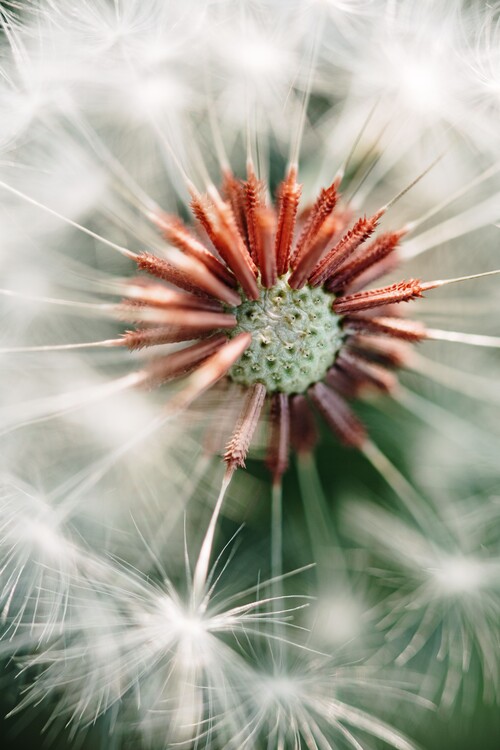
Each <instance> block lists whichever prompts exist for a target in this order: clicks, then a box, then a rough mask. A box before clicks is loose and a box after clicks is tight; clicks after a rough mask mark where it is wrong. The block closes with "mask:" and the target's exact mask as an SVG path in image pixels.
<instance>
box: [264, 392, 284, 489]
mask: <svg viewBox="0 0 500 750" xmlns="http://www.w3.org/2000/svg"><path fill="white" fill-rule="evenodd" d="M270 419H271V425H270V434H269V443H268V446H267V455H266V466H267V468H268V469H269V471H270V472H271V474H272V476H273V483H274V484H279V482H280V481H281V478H282V476H283V474H284V473H285V471H286V470H287V468H288V454H289V450H290V404H289V400H288V396H287V394H286V393H274V394H273V396H272V400H271V415H270Z"/></svg>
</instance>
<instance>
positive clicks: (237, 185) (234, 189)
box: [222, 169, 255, 260]
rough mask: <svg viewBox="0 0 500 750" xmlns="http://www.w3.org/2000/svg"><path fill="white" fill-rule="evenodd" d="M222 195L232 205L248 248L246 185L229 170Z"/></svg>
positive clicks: (225, 172)
mask: <svg viewBox="0 0 500 750" xmlns="http://www.w3.org/2000/svg"><path fill="white" fill-rule="evenodd" d="M222 194H223V196H224V197H225V199H226V200H227V201H228V202H229V204H230V205H231V208H232V209H233V215H234V220H235V221H236V225H237V227H238V231H239V233H240V235H241V236H242V237H243V239H244V241H245V244H246V245H247V246H248V245H249V242H248V230H247V220H246V201H245V188H244V183H243V182H241V180H237V179H236V177H235V176H234V174H233V173H232V172H230V171H229V170H227V169H226V170H225V171H224V173H223V181H222ZM254 260H255V258H254Z"/></svg>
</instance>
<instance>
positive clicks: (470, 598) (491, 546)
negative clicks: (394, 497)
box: [345, 498, 500, 709]
mask: <svg viewBox="0 0 500 750" xmlns="http://www.w3.org/2000/svg"><path fill="white" fill-rule="evenodd" d="M345 519H346V524H347V526H348V528H349V531H350V533H351V536H352V537H353V538H354V539H355V540H356V541H357V542H360V543H362V544H363V546H364V548H365V550H366V552H367V555H368V572H369V574H370V576H372V577H373V579H374V581H376V584H377V587H379V590H380V594H379V597H380V601H379V604H378V605H376V606H375V607H374V609H373V611H372V613H371V614H372V616H373V617H375V618H376V619H377V620H378V624H379V627H380V628H381V630H382V631H383V633H384V635H385V638H386V646H385V647H384V649H383V650H384V651H385V652H386V657H387V655H390V656H388V658H389V659H390V660H391V661H392V660H394V659H395V660H396V661H397V662H398V663H399V664H407V663H409V662H411V661H412V660H413V662H415V660H416V659H417V660H418V658H419V657H420V658H421V659H422V660H423V661H424V662H425V663H426V664H427V667H426V673H427V680H430V681H432V680H435V683H436V684H437V685H438V686H439V691H440V699H441V703H442V706H443V708H444V709H449V707H450V706H452V705H453V703H454V702H455V701H458V700H460V701H461V704H462V705H463V706H464V708H465V709H467V707H468V706H470V705H471V704H472V703H473V695H474V692H475V691H477V690H481V689H482V691H483V697H484V698H485V699H486V700H488V701H493V700H496V699H497V695H498V688H499V673H498V659H497V658H496V656H495V653H496V651H497V649H498V637H499V634H498V626H497V623H498V613H499V607H500V598H499V590H498V566H499V560H498V529H499V526H498V503H497V501H496V499H495V498H492V499H491V500H490V501H489V502H488V503H486V504H477V503H476V502H475V498H474V499H472V498H471V499H469V500H468V501H466V502H464V501H460V502H454V503H453V504H451V503H448V502H442V503H441V507H439V508H435V509H434V511H433V515H432V517H431V518H430V520H431V523H430V524H428V525H426V526H425V527H424V528H422V527H420V526H419V524H415V523H412V522H409V521H404V520H403V519H401V518H399V517H397V516H395V515H394V514H393V513H391V512H389V511H387V510H383V509H381V508H377V507H376V506H368V505H361V504H358V505H356V504H354V503H352V504H350V505H349V506H348V507H347V508H346V515H345ZM436 660H437V661H436ZM440 662H441V663H442V664H443V667H444V668H443V669H442V670H437V669H435V668H433V666H432V665H433V664H434V665H435V664H436V663H438V664H439V663H440ZM481 684H482V688H481Z"/></svg>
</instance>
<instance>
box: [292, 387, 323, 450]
mask: <svg viewBox="0 0 500 750" xmlns="http://www.w3.org/2000/svg"><path fill="white" fill-rule="evenodd" d="M318 439H319V435H318V429H317V427H316V422H315V420H314V414H313V413H312V411H311V408H310V406H309V403H308V401H307V398H306V397H305V396H302V395H301V394H297V395H296V396H292V398H291V399H290V442H291V444H292V447H293V449H294V450H295V451H296V452H297V453H298V454H299V455H301V454H304V453H311V451H313V450H314V448H315V446H316V444H317V442H318Z"/></svg>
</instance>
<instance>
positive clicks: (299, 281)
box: [288, 214, 345, 289]
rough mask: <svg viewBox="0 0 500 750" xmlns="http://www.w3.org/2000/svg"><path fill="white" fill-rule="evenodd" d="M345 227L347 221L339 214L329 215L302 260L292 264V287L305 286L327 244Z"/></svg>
mask: <svg viewBox="0 0 500 750" xmlns="http://www.w3.org/2000/svg"><path fill="white" fill-rule="evenodd" d="M344 229H345V223H344V221H343V219H342V218H341V217H339V216H338V215H337V214H331V215H330V216H328V217H327V219H326V220H325V222H324V224H323V226H322V227H321V229H320V230H319V232H318V234H317V236H316V239H315V240H314V242H312V244H311V245H309V246H308V248H307V251H306V252H304V253H303V255H302V259H301V260H300V262H294V261H292V264H291V265H292V267H293V268H294V269H295V270H294V271H293V273H292V275H291V276H290V279H289V281H288V283H289V285H290V286H291V287H292V289H300V288H301V287H303V286H304V284H305V283H306V281H307V279H308V278H309V276H310V274H311V272H312V270H313V268H315V266H316V265H317V264H318V262H319V261H320V260H321V258H322V257H323V254H324V252H325V248H326V246H327V245H328V244H329V243H330V242H332V240H333V238H334V237H335V236H336V235H338V234H339V232H341V231H343V230H344Z"/></svg>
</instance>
